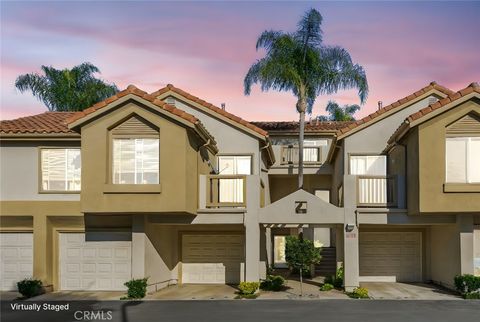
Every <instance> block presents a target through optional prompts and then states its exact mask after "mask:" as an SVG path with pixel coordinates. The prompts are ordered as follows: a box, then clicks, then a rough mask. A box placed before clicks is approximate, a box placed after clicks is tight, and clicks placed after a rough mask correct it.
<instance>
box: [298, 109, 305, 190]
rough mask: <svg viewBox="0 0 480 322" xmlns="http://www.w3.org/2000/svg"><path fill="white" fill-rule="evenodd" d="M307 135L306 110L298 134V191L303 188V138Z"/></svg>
mask: <svg viewBox="0 0 480 322" xmlns="http://www.w3.org/2000/svg"><path fill="white" fill-rule="evenodd" d="M304 133H305V110H303V111H301V112H300V129H299V132H298V189H302V188H303V138H304Z"/></svg>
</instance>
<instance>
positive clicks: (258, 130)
mask: <svg viewBox="0 0 480 322" xmlns="http://www.w3.org/2000/svg"><path fill="white" fill-rule="evenodd" d="M169 91H172V92H174V93H177V94H179V95H181V96H183V97H185V98H187V99H189V100H191V101H193V102H196V103H198V104H200V105H202V106H203V107H205V108H208V109H210V110H212V111H214V112H216V113H218V114H220V115H223V116H225V117H226V118H228V119H230V120H232V121H234V122H236V123H239V124H241V125H243V126H245V127H247V128H249V129H251V130H252V131H255V132H256V133H258V134H260V135H262V136H265V137H267V136H268V132H267V131H265V130H263V129H261V128H260V127H258V126H256V125H255V124H252V123H250V122H248V121H246V120H244V119H242V118H240V117H238V116H236V115H233V114H232V113H229V112H227V111H225V110H223V109H221V108H219V107H217V106H215V105H213V104H212V103H208V102H206V101H204V100H202V99H200V98H199V97H197V96H194V95H192V94H190V93H187V92H185V91H184V90H182V89H180V88H177V87H175V86H173V85H172V84H168V85H167V86H165V87H164V88H161V89H159V90H158V91H155V92H153V93H151V94H150V95H152V96H155V97H158V96H160V95H162V94H165V93H167V92H169Z"/></svg>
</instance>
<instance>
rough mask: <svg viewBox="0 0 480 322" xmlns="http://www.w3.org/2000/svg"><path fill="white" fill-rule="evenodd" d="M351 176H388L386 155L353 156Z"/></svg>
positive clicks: (351, 158)
mask: <svg viewBox="0 0 480 322" xmlns="http://www.w3.org/2000/svg"><path fill="white" fill-rule="evenodd" d="M350 174H353V175H369V176H384V175H386V174H387V157H386V156H385V155H351V156H350Z"/></svg>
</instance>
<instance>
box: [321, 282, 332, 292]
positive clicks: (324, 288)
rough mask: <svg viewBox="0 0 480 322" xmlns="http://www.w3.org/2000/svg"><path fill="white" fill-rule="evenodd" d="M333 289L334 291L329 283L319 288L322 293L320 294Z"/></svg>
mask: <svg viewBox="0 0 480 322" xmlns="http://www.w3.org/2000/svg"><path fill="white" fill-rule="evenodd" d="M333 289H334V287H333V285H332V284H330V283H325V284H323V285H322V286H321V287H320V291H322V292H327V291H331V290H333Z"/></svg>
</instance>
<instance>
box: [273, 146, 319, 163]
mask: <svg viewBox="0 0 480 322" xmlns="http://www.w3.org/2000/svg"><path fill="white" fill-rule="evenodd" d="M299 151H300V149H299V148H298V146H294V145H287V146H282V149H281V159H280V160H281V161H280V164H282V165H286V164H298V159H299V156H298V154H299ZM321 153H322V149H321V147H320V146H307V147H304V148H303V163H304V164H306V165H309V164H320V163H321V160H322V155H321Z"/></svg>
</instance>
